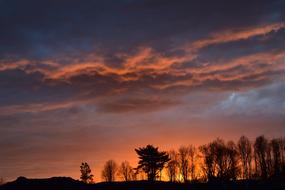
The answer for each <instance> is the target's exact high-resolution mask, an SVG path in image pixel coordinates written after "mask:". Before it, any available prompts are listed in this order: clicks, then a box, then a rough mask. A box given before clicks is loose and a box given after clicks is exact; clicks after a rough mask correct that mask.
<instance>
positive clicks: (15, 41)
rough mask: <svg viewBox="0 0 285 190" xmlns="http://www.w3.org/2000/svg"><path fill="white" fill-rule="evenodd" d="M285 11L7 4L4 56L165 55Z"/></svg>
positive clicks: (268, 5) (71, 1) (145, 1)
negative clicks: (145, 48)
mask: <svg viewBox="0 0 285 190" xmlns="http://www.w3.org/2000/svg"><path fill="white" fill-rule="evenodd" d="M284 6H285V5H284V3H283V1H282V0H280V1H278V0H276V1H266V0H264V1H263V0H262V1H250V2H248V1H238V2H235V1H225V0H219V1H215V2H214V1H209V0H208V1H202V2H201V1H195V0H192V1H185V0H183V1H180V2H179V3H177V2H173V1H169V0H167V1H155V2H153V1H149V0H139V1H128V0H124V1H112V0H107V1H84V2H79V1H76V0H68V1H67V0H63V1H60V2H59V1H55V0H52V1H48V2H39V1H36V0H28V1H25V2H23V1H19V0H12V1H11V0H2V1H1V9H0V14H1V15H0V26H1V33H0V36H1V38H0V42H1V46H0V50H1V51H0V56H1V57H11V56H13V57H14V56H15V57H31V56H32V57H37V58H41V57H51V56H52V57H53V56H59V55H61V54H73V55H76V54H77V53H78V51H80V52H82V51H86V52H88V51H94V50H97V51H103V52H108V51H110V52H116V51H118V50H121V51H128V50H131V49H133V47H134V46H140V45H150V46H153V47H156V48H157V49H164V50H165V47H168V48H169V47H171V46H173V45H175V44H176V45H177V43H178V44H180V43H183V42H184V41H185V38H187V39H188V40H190V41H193V40H195V39H197V38H201V37H205V36H206V35H208V34H209V33H211V32H213V31H216V30H220V29H224V28H236V27H243V26H252V25H256V24H260V23H264V22H267V23H270V22H278V21H281V20H282V19H284V11H283V10H284ZM205 13H206V14H205ZM157 34H159V37H158V35H157Z"/></svg>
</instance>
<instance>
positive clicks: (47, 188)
mask: <svg viewBox="0 0 285 190" xmlns="http://www.w3.org/2000/svg"><path fill="white" fill-rule="evenodd" d="M160 189H161V190H180V189H192V190H223V189H225V190H226V189H231V190H255V189H256V190H263V189H264V190H281V189H285V180H284V179H278V180H276V179H275V180H266V181H261V180H258V181H255V180H250V181H245V180H243V181H235V182H233V181H232V182H208V183H186V184H185V183H173V182H162V181H156V182H149V181H130V182H112V183H106V182H102V183H96V184H85V183H82V182H81V181H78V180H74V179H72V178H69V177H52V178H48V179H27V178H25V177H19V178H18V179H17V180H15V181H13V182H8V183H6V184H4V185H2V186H0V190H160Z"/></svg>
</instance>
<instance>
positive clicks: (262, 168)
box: [254, 136, 268, 179]
mask: <svg viewBox="0 0 285 190" xmlns="http://www.w3.org/2000/svg"><path fill="white" fill-rule="evenodd" d="M267 149H268V141H267V139H266V138H265V137H264V136H259V137H257V138H256V139H255V143H254V152H255V158H256V168H257V172H259V173H260V176H261V177H262V178H263V179H265V178H267V177H268V167H267V158H266V157H267ZM258 169H259V170H258Z"/></svg>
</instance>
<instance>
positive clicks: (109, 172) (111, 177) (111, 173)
mask: <svg viewBox="0 0 285 190" xmlns="http://www.w3.org/2000/svg"><path fill="white" fill-rule="evenodd" d="M117 170H118V166H117V164H116V162H115V161H114V160H108V161H107V162H106V163H105V165H104V168H103V171H102V179H103V180H104V181H106V182H113V181H115V179H116V177H115V176H116V174H117Z"/></svg>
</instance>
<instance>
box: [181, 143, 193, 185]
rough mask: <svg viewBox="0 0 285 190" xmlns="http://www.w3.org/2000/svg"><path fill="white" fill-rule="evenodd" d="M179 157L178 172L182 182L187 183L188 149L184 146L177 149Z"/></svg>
mask: <svg viewBox="0 0 285 190" xmlns="http://www.w3.org/2000/svg"><path fill="white" fill-rule="evenodd" d="M178 153H179V154H178V155H179V170H180V175H181V177H182V180H183V182H187V181H188V176H189V170H190V168H189V148H188V147H186V146H181V147H180V148H179V149H178Z"/></svg>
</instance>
